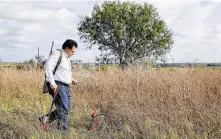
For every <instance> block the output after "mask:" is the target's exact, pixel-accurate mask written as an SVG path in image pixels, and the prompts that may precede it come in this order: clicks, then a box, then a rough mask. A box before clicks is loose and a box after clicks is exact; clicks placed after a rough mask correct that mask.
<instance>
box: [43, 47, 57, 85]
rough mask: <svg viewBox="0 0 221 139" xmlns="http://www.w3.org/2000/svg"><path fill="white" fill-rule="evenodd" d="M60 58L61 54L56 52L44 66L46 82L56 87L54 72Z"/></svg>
mask: <svg viewBox="0 0 221 139" xmlns="http://www.w3.org/2000/svg"><path fill="white" fill-rule="evenodd" d="M59 56H60V52H59V51H58V50H56V51H55V52H53V53H52V54H51V55H50V56H49V58H48V60H47V61H46V63H45V65H44V70H45V75H46V81H47V82H49V83H50V84H51V85H55V81H54V75H53V71H54V69H55V66H56V64H57V62H58V59H59Z"/></svg>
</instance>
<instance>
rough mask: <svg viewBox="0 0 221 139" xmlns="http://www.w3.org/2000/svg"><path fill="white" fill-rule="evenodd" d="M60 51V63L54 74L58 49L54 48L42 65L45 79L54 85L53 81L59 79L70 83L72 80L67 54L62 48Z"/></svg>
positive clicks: (58, 54) (58, 53)
mask: <svg viewBox="0 0 221 139" xmlns="http://www.w3.org/2000/svg"><path fill="white" fill-rule="evenodd" d="M61 53H62V59H61V63H60V65H59V66H58V68H57V70H56V72H55V74H54V75H53V71H54V69H55V66H56V64H57V61H58V59H59V56H60V51H58V50H56V51H55V52H53V53H52V54H51V55H50V57H49V58H48V60H47V62H46V63H45V65H44V69H45V74H46V81H47V82H49V83H50V84H51V85H55V84H56V83H55V81H60V82H63V83H66V84H71V82H72V68H71V62H70V59H69V58H68V54H67V53H66V52H65V51H64V50H63V49H62V50H61Z"/></svg>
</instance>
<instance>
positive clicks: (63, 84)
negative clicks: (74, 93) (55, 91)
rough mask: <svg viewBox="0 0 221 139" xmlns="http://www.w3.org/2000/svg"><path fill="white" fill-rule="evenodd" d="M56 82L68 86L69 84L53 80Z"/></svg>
mask: <svg viewBox="0 0 221 139" xmlns="http://www.w3.org/2000/svg"><path fill="white" fill-rule="evenodd" d="M55 83H56V84H60V85H64V86H66V87H70V85H69V84H66V83H63V82H60V81H55Z"/></svg>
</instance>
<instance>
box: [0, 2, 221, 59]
mask: <svg viewBox="0 0 221 139" xmlns="http://www.w3.org/2000/svg"><path fill="white" fill-rule="evenodd" d="M134 1H135V0H134ZM136 2H140V3H143V2H148V3H150V4H153V5H154V6H155V7H156V8H157V12H159V15H160V17H161V18H162V19H163V20H165V21H166V23H167V25H168V27H169V28H170V29H171V30H172V31H173V33H174V41H175V43H174V48H173V49H172V51H171V53H170V54H169V55H170V56H172V58H173V59H175V61H177V62H184V61H189V59H190V58H189V57H190V55H192V57H194V58H197V59H198V60H199V61H210V62H213V61H214V60H215V59H216V60H219V59H220V62H221V55H220V54H219V53H220V52H221V47H220V42H221V18H219V13H221V0H205V1H202V0H185V1H184V0H140V1H136ZM96 3H97V4H101V3H102V1H48V2H45V1H44V2H43V1H39V2H32V1H29V2H21V1H18V2H0V28H1V29H0V38H1V39H0V52H1V54H0V57H1V58H2V59H3V60H6V61H24V60H27V58H31V57H33V56H35V55H36V52H37V47H38V46H40V53H41V54H43V55H44V56H45V57H47V56H48V53H49V51H50V46H51V42H52V41H55V49H57V48H60V47H61V45H62V43H63V42H64V41H65V40H66V39H67V38H72V39H75V40H76V41H77V42H79V49H78V51H77V53H76V55H75V56H74V57H73V59H82V60H83V61H94V58H95V56H96V55H98V51H95V50H94V51H89V50H85V49H84V48H85V47H84V44H83V43H82V41H81V40H80V38H79V36H78V34H77V24H78V23H79V20H80V16H84V15H89V14H90V13H91V11H92V9H93V6H94V4H96ZM9 7H10V8H9ZM15 50H16V51H15ZM10 55H13V57H11V56H10Z"/></svg>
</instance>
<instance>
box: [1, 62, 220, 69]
mask: <svg viewBox="0 0 221 139" xmlns="http://www.w3.org/2000/svg"><path fill="white" fill-rule="evenodd" d="M30 65H34V66H32V67H36V65H38V64H37V63H14V62H1V63H0V67H23V66H30ZM40 65H41V64H40ZM72 65H85V66H86V65H87V66H99V65H107V66H108V65H117V64H99V63H72ZM152 66H153V67H156V68H189V67H191V68H193V67H221V63H156V64H152ZM41 67H42V65H41Z"/></svg>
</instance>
